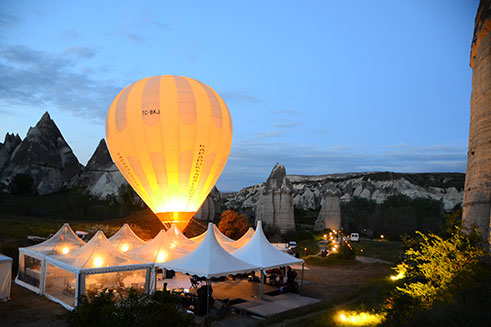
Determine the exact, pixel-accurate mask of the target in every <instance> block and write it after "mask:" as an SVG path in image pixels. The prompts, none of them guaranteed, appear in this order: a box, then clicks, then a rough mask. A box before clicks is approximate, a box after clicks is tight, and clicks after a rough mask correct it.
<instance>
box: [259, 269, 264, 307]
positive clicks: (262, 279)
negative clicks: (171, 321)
mask: <svg viewBox="0 0 491 327" xmlns="http://www.w3.org/2000/svg"><path fill="white" fill-rule="evenodd" d="M263 295H264V271H263V270H262V269H261V288H260V289H259V298H260V299H261V300H262V298H263Z"/></svg>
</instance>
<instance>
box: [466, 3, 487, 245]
mask: <svg viewBox="0 0 491 327" xmlns="http://www.w3.org/2000/svg"><path fill="white" fill-rule="evenodd" d="M490 30H491V1H490V0H482V1H481V3H480V4H479V9H478V11H477V15H476V22H475V27H474V37H473V40H472V47H471V60H470V65H471V67H472V69H473V74H472V93H471V120H470V128H469V149H468V153H467V172H466V180H465V190H464V204H463V209H464V210H463V217H462V222H463V224H464V226H466V227H471V226H476V227H477V228H478V230H479V233H480V234H481V236H482V237H483V239H484V240H485V241H486V242H487V244H488V246H489V247H490V248H491V234H490V233H491V230H490V229H491V228H490V223H491V221H490V220H491V217H490V216H491V33H489V32H490Z"/></svg>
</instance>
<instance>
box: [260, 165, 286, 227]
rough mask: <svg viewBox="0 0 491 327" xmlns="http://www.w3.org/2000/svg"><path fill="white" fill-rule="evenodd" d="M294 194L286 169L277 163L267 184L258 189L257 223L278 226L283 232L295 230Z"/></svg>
mask: <svg viewBox="0 0 491 327" xmlns="http://www.w3.org/2000/svg"><path fill="white" fill-rule="evenodd" d="M292 194H293V186H292V184H291V183H290V181H289V180H288V179H287V178H286V169H285V167H284V166H282V165H280V164H279V163H277V164H276V166H274V168H273V170H272V171H271V174H270V175H269V178H268V180H267V181H266V184H264V185H262V186H261V187H260V188H259V189H258V192H257V196H258V198H257V201H256V221H258V220H262V221H263V222H265V223H267V224H271V225H273V226H278V227H279V228H280V229H281V231H282V232H286V231H289V230H294V229H295V219H294V216H293V197H292Z"/></svg>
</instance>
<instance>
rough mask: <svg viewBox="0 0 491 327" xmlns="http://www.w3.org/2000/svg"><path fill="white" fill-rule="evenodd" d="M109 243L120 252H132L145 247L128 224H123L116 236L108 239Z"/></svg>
mask: <svg viewBox="0 0 491 327" xmlns="http://www.w3.org/2000/svg"><path fill="white" fill-rule="evenodd" d="M109 241H110V242H111V244H112V245H114V247H116V248H117V249H118V250H120V251H121V252H126V251H129V250H133V249H136V248H139V247H141V246H143V245H145V241H143V240H142V239H141V238H139V237H138V235H136V234H135V232H134V231H133V230H132V229H131V227H130V225H128V224H124V225H123V226H122V227H121V228H120V229H119V230H118V232H117V233H116V234H114V235H113V236H111V237H110V238H109Z"/></svg>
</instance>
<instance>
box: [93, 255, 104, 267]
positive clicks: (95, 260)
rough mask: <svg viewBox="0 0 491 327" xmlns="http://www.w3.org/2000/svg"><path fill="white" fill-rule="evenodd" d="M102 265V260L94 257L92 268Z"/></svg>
mask: <svg viewBox="0 0 491 327" xmlns="http://www.w3.org/2000/svg"><path fill="white" fill-rule="evenodd" d="M103 263H104V261H103V260H102V258H101V257H96V258H95V259H94V267H102V264H103Z"/></svg>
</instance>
